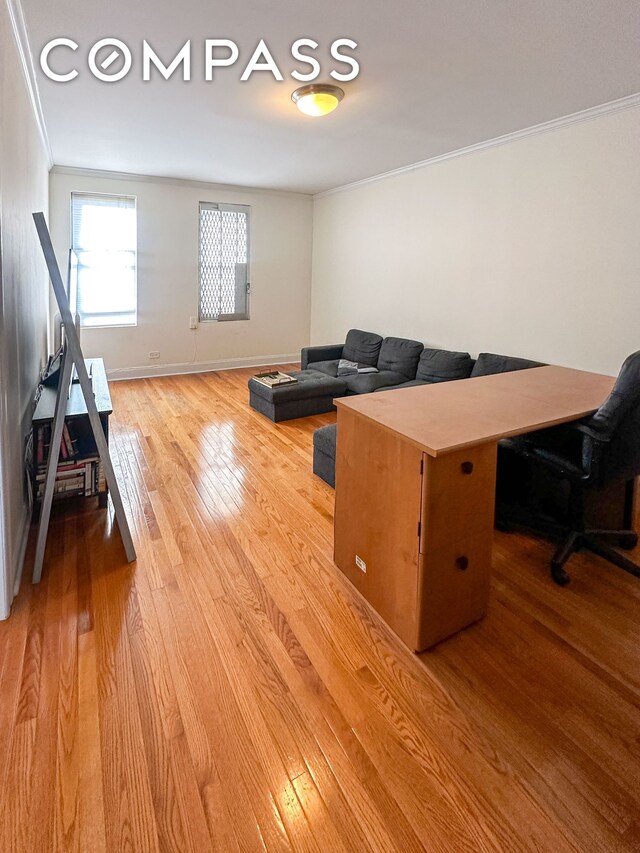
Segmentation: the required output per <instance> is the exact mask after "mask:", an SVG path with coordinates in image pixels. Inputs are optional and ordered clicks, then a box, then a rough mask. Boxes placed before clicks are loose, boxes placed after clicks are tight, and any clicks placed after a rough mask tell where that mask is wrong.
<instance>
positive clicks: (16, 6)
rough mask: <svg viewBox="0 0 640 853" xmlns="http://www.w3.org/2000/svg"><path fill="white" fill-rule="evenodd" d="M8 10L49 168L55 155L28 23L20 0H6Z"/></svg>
mask: <svg viewBox="0 0 640 853" xmlns="http://www.w3.org/2000/svg"><path fill="white" fill-rule="evenodd" d="M6 2H7V12H8V14H9V20H10V21H11V29H12V30H13V37H14V40H15V43H16V48H17V50H18V56H19V57H20V65H21V66H22V73H23V75H24V79H25V83H26V86H27V93H28V95H29V100H30V101H31V107H32V109H33V115H34V117H35V120H36V124H37V126H38V131H39V133H40V138H41V139H42V144H43V146H44V150H45V154H46V155H47V159H48V161H49V169H51V167H52V166H53V155H52V153H51V144H50V142H49V134H48V133H47V126H46V124H45V122H44V114H43V112H42V102H41V101H40V92H39V91H38V82H37V78H36V67H35V65H34V62H33V54H32V53H31V47H30V45H29V36H28V35H27V25H26V23H25V19H24V13H23V11H22V6H21V5H20V0H6Z"/></svg>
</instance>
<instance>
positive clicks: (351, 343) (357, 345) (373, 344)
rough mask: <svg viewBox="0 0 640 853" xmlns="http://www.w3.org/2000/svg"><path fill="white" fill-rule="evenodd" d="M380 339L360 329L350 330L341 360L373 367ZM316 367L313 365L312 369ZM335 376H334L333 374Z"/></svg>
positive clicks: (376, 359)
mask: <svg viewBox="0 0 640 853" xmlns="http://www.w3.org/2000/svg"><path fill="white" fill-rule="evenodd" d="M381 345H382V338H381V337H380V335H376V334H375V332H363V331H361V330H360V329H350V330H349V332H347V338H346V340H345V342H344V349H343V350H342V358H346V359H347V361H357V362H358V364H370V365H371V367H375V366H376V364H377V362H378V353H379V352H380V347H381ZM315 366H316V365H315V364H314V367H315ZM334 375H335V374H334Z"/></svg>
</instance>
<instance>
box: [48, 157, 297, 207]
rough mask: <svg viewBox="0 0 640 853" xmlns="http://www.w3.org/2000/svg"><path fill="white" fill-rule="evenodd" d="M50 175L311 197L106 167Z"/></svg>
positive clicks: (77, 168)
mask: <svg viewBox="0 0 640 853" xmlns="http://www.w3.org/2000/svg"><path fill="white" fill-rule="evenodd" d="M51 174H52V175H74V176H76V177H79V178H102V179H106V180H111V181H127V182H129V183H131V182H134V183H147V184H168V185H170V186H182V187H193V188H195V189H201V190H218V191H223V192H234V193H248V194H251V195H255V194H256V193H259V194H260V195H270V196H286V197H287V198H290V197H291V196H298V198H305V199H309V200H310V199H311V198H312V194H311V193H300V192H294V191H292V190H276V189H269V188H268V187H244V186H239V185H237V184H217V183H215V182H213V181H196V180H193V179H191V178H169V177H166V176H164V175H140V174H137V173H135V172H110V171H109V170H107V169H85V168H83V167H82V166H59V165H55V166H54V167H53V168H52V169H51Z"/></svg>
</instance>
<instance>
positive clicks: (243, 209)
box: [198, 201, 251, 323]
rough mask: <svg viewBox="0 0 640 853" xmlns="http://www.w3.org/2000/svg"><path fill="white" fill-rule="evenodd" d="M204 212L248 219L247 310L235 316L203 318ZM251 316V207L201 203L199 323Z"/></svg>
mask: <svg viewBox="0 0 640 853" xmlns="http://www.w3.org/2000/svg"><path fill="white" fill-rule="evenodd" d="M203 210H220V211H231V212H234V211H235V212H236V213H244V214H246V217H247V262H246V268H247V270H246V301H245V310H244V311H239V312H237V313H234V314H218V316H217V317H203V316H202V230H201V214H202V211H203ZM250 316H251V207H250V205H248V204H225V203H223V202H220V203H218V202H212V201H201V202H200V203H199V205H198V322H199V323H223V322H227V321H236V320H249V319H250Z"/></svg>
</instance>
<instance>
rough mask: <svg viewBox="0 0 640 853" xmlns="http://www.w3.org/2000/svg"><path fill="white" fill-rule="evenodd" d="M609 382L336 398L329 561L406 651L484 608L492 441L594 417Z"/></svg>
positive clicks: (540, 378)
mask: <svg viewBox="0 0 640 853" xmlns="http://www.w3.org/2000/svg"><path fill="white" fill-rule="evenodd" d="M614 381H615V380H614V379H613V377H610V376H602V375H601V374H597V373H588V372H585V371H581V370H571V369H570V368H565V367H539V368H533V369H529V370H519V371H514V372H512V373H501V374H495V375H492V376H482V377H477V378H472V379H464V380H460V381H456V382H443V383H441V384H436V385H424V386H419V387H413V388H406V389H398V390H396V391H384V392H381V393H374V394H365V395H362V396H358V397H350V398H349V397H347V398H340V399H337V400H336V401H335V402H336V406H337V408H338V436H339V440H338V443H337V456H336V508H335V522H334V524H335V542H334V559H335V562H336V565H337V566H338V567H339V568H340V569H341V571H343V572H344V574H345V575H346V576H347V577H348V578H349V580H350V581H351V582H352V583H353V584H354V586H355V587H356V588H357V589H358V590H359V591H360V592H361V593H362V594H363V595H364V597H365V598H366V599H367V601H369V603H370V604H372V606H373V607H375V609H376V610H377V611H378V613H380V615H381V616H382V617H383V618H384V619H385V620H386V621H387V623H388V624H389V625H390V626H391V628H393V630H394V631H395V632H396V633H397V634H398V636H399V637H400V638H401V639H402V640H403V641H404V642H405V643H406V644H407V645H408V646H409V647H410V648H411V649H413V650H414V651H422V650H423V649H426V648H429V647H430V646H432V645H434V644H435V643H437V642H439V641H440V640H442V639H445V638H446V637H449V636H451V635H452V634H454V633H455V632H456V631H459V630H461V629H462V628H465V627H466V626H468V625H470V624H471V623H472V622H475V621H477V620H478V619H480V618H482V616H483V615H484V614H485V612H486V609H487V602H488V597H489V584H490V572H491V545H492V537H493V516H494V504H495V483H496V458H497V443H498V440H499V439H501V438H505V437H507V436H513V435H518V434H522V433H526V432H530V431H532V430H536V429H542V428H544V427H549V426H553V425H556V424H560V423H564V422H567V421H572V420H575V419H577V418H580V417H583V416H584V415H588V414H590V413H591V412H593V411H595V410H596V409H597V408H598V407H599V406H600V404H601V403H602V402H603V401H604V400H605V399H606V397H607V396H608V394H609V392H610V391H611V389H612V387H613V384H614Z"/></svg>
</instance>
